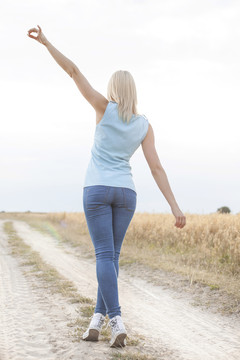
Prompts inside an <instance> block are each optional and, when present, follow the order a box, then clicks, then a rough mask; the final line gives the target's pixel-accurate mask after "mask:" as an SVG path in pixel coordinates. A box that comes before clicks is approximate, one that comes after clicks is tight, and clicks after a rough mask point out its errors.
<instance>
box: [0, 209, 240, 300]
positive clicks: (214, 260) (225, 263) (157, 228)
mask: <svg viewBox="0 0 240 360" xmlns="http://www.w3.org/2000/svg"><path fill="white" fill-rule="evenodd" d="M0 216H1V218H4V217H8V218H10V217H12V218H18V219H22V220H25V221H27V222H28V223H29V224H30V225H32V226H34V227H36V228H38V230H42V231H44V232H48V233H50V234H51V235H54V236H55V237H58V238H61V240H62V241H66V242H69V243H70V244H71V245H72V246H78V247H82V249H83V252H84V253H85V254H88V255H89V257H94V248H93V245H92V242H91V239H90V235H89V232H88V228H87V223H86V219H85V215H84V213H80V212H79V213H76V212H75V213H67V212H63V213H6V214H4V213H2V214H1V215H0ZM185 216H186V219H187V223H186V226H185V227H184V228H183V229H179V228H176V227H175V226H174V223H175V218H174V216H173V215H172V214H149V213H135V215H134V217H133V219H132V221H131V223H130V225H129V228H128V230H127V233H126V236H125V239H124V242H123V246H122V250H121V255H120V266H124V265H126V264H143V265H145V266H148V267H149V268H151V269H162V270H166V271H170V272H173V273H177V274H182V275H184V276H187V277H188V278H189V281H190V282H191V283H193V282H201V283H203V284H207V285H209V286H210V287H211V288H212V289H220V288H221V289H223V290H225V291H226V292H227V293H228V294H232V295H233V296H234V297H235V298H236V299H237V300H239V301H240V291H239V281H240V214H237V215H232V214H218V213H215V214H209V215H198V214H185Z"/></svg>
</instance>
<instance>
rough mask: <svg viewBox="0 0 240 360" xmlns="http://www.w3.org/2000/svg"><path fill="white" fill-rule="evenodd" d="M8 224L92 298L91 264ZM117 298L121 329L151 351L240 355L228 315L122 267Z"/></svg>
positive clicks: (237, 329)
mask: <svg viewBox="0 0 240 360" xmlns="http://www.w3.org/2000/svg"><path fill="white" fill-rule="evenodd" d="M13 223H14V228H15V229H16V230H17V232H18V234H19V236H21V238H22V239H24V241H25V242H26V243H27V244H29V245H31V247H32V248H33V249H34V250H36V251H38V252H39V253H40V255H41V256H42V258H43V259H44V260H45V261H47V262H48V263H49V264H51V265H52V266H54V267H55V268H56V269H57V270H58V271H59V272H60V273H61V274H63V275H64V276H65V277H67V278H68V279H69V280H71V281H73V282H74V283H75V285H76V287H77V288H78V289H79V291H80V293H81V294H83V295H85V296H89V297H92V298H93V299H96V292H97V281H96V270H95V262H94V261H92V260H86V259H84V258H83V259H81V260H80V259H79V258H77V257H76V256H74V250H73V249H72V248H71V247H69V246H67V245H65V244H60V243H59V242H58V240H56V239H55V238H52V237H51V236H49V235H43V234H41V233H39V232H38V231H36V230H33V229H32V228H31V227H30V226H29V225H28V224H26V223H24V222H22V221H13ZM119 298H120V304H121V309H122V316H123V319H124V320H125V324H126V328H127V330H129V331H136V332H138V333H140V334H142V335H144V336H145V338H146V342H147V344H149V345H151V346H152V348H153V349H155V351H157V349H158V348H159V349H160V348H163V349H166V348H167V349H169V350H171V351H172V350H173V351H174V352H175V354H174V357H173V358H174V359H184V360H202V359H204V360H210V359H211V360H216V359H218V360H220V359H224V360H227V359H228V360H233V359H239V357H240V324H239V323H237V322H233V321H231V320H230V319H229V318H228V317H222V316H219V315H218V314H213V313H211V312H210V311H209V312H207V311H202V310H200V309H198V308H195V307H193V306H191V305H190V304H189V301H188V300H186V299H183V298H181V299H179V298H177V297H176V296H175V295H174V293H173V292H171V291H170V290H169V289H163V288H161V287H160V286H154V285H152V284H150V283H148V282H146V281H144V280H141V279H140V278H136V277H129V275H127V274H126V273H125V272H124V270H123V269H120V274H119ZM167 358H168V357H166V359H167ZM171 358H172V357H171ZM169 359H170V357H169Z"/></svg>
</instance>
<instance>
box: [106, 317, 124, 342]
mask: <svg viewBox="0 0 240 360" xmlns="http://www.w3.org/2000/svg"><path fill="white" fill-rule="evenodd" d="M109 324H110V325H111V331H112V337H111V340H110V347H123V346H126V337H127V331H126V329H125V326H124V324H123V321H122V318H121V316H120V315H116V316H114V317H113V318H112V319H110V320H109V322H108V325H109ZM108 325H107V326H108Z"/></svg>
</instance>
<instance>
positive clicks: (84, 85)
mask: <svg viewBox="0 0 240 360" xmlns="http://www.w3.org/2000/svg"><path fill="white" fill-rule="evenodd" d="M37 26H38V28H39V29H36V28H32V29H30V30H28V34H27V35H28V36H29V37H31V38H32V39H35V40H37V41H38V42H39V43H41V44H43V45H44V46H45V47H46V48H47V49H48V51H49V53H50V54H51V55H52V57H53V58H54V59H55V61H56V62H57V63H58V65H60V66H61V67H62V68H63V70H64V71H66V73H67V74H68V75H69V76H70V77H71V78H72V79H73V80H74V81H75V83H76V85H77V87H78V89H79V90H80V92H81V93H82V95H83V96H84V97H85V99H86V100H87V101H88V102H89V103H90V104H91V105H92V107H93V108H94V109H95V110H96V113H97V114H103V113H104V111H105V108H106V106H107V104H108V100H107V99H106V98H105V97H104V96H103V95H102V94H100V93H99V92H98V91H96V90H95V89H94V88H93V87H92V86H91V85H90V83H89V82H88V80H87V79H86V78H85V76H84V75H83V74H82V73H81V72H80V70H79V69H78V67H77V66H76V65H75V64H74V63H73V62H72V61H71V60H70V59H68V58H67V57H66V56H64V55H63V54H62V53H61V52H60V51H59V50H57V49H56V48H55V47H54V46H53V45H52V44H51V43H50V41H48V39H47V38H46V37H45V35H44V34H43V32H42V29H41V27H40V26H39V25H37ZM31 32H36V33H37V36H36V37H35V36H32V35H30V34H31Z"/></svg>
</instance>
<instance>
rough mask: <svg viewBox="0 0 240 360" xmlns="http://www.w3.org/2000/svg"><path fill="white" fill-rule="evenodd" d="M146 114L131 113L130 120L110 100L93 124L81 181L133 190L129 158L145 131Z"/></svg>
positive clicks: (85, 184)
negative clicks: (89, 157)
mask: <svg viewBox="0 0 240 360" xmlns="http://www.w3.org/2000/svg"><path fill="white" fill-rule="evenodd" d="M148 124H149V123H148V119H147V117H146V116H145V115H134V114H133V115H132V118H131V120H130V122H129V124H128V123H127V122H123V121H122V119H121V118H120V117H119V116H118V104H117V103H116V102H114V101H110V102H109V103H108V105H107V107H106V110H105V113H104V115H103V117H102V119H101V121H100V122H99V123H98V124H97V125H96V129H95V135H94V144H93V146H92V149H91V155H92V156H91V159H90V162H89V164H88V168H87V172H86V175H85V179H84V185H83V187H86V186H92V185H108V186H117V187H127V188H129V189H132V190H134V191H135V192H136V188H135V185H134V182H133V179H132V172H131V166H130V164H129V160H130V158H131V156H132V155H133V154H134V152H135V151H136V150H137V148H138V147H139V146H140V144H141V142H142V141H143V139H144V138H145V136H146V134H147V131H148Z"/></svg>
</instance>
